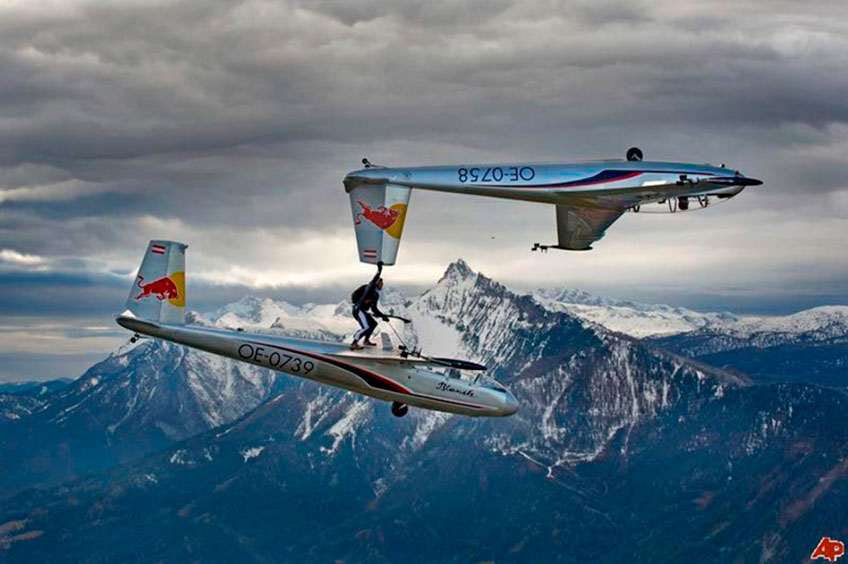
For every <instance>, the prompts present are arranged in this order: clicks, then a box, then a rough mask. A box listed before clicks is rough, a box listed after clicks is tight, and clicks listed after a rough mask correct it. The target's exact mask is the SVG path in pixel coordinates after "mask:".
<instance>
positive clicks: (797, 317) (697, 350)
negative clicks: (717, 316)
mask: <svg viewBox="0 0 848 564" xmlns="http://www.w3.org/2000/svg"><path fill="white" fill-rule="evenodd" d="M651 341H652V342H653V343H655V344H656V345H658V346H661V347H663V348H666V349H668V350H671V351H674V352H677V353H679V354H682V355H685V356H689V357H692V358H697V359H699V360H701V361H703V362H706V363H708V364H711V365H714V366H722V367H726V368H732V369H734V370H737V371H740V372H744V373H745V374H747V375H749V376H751V377H753V378H754V379H756V380H760V381H776V380H804V381H808V382H815V383H819V384H825V385H830V386H848V307H846V306H826V307H817V308H813V309H809V310H806V311H802V312H799V313H796V314H793V315H787V316H782V317H765V318H763V317H759V318H743V319H740V320H738V321H736V322H735V323H731V324H728V325H723V326H722V325H716V326H712V327H705V328H702V329H699V330H697V331H691V332H688V333H681V334H679V335H671V336H666V337H658V338H653V339H651Z"/></svg>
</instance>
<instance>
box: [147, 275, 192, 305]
mask: <svg viewBox="0 0 848 564" xmlns="http://www.w3.org/2000/svg"><path fill="white" fill-rule="evenodd" d="M142 282H144V276H142V275H141V274H139V275H138V279H137V280H136V286H138V287H139V289H141V292H140V293H139V294H138V295H137V296H136V297H135V299H136V300H143V299H144V298H147V297H150V296H155V297H156V299H158V300H159V301H160V302H161V301H164V300H168V301H169V302H170V303H171V304H172V305H175V306H177V307H184V306H185V292H184V288H185V273H183V272H174V273H173V274H171V275H170V276H165V277H162V278H159V279H157V280H153V281H152V282H148V283H147V284H142Z"/></svg>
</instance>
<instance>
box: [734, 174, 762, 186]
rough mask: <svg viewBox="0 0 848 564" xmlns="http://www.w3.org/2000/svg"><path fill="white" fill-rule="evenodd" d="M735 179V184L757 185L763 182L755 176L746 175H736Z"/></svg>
mask: <svg viewBox="0 0 848 564" xmlns="http://www.w3.org/2000/svg"><path fill="white" fill-rule="evenodd" d="M736 181H737V182H736V185H737V186H759V185H760V184H762V183H763V181H762V180H757V179H756V178H749V177H747V176H738V177H736Z"/></svg>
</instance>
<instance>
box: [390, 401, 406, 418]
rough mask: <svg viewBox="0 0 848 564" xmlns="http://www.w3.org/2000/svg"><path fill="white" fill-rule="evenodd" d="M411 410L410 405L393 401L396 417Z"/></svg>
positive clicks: (393, 412) (393, 410)
mask: <svg viewBox="0 0 848 564" xmlns="http://www.w3.org/2000/svg"><path fill="white" fill-rule="evenodd" d="M407 411H409V406H408V405H406V404H404V403H400V402H398V401H393V402H392V415H394V416H395V417H403V416H404V415H406V412H407Z"/></svg>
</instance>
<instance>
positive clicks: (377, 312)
mask: <svg viewBox="0 0 848 564" xmlns="http://www.w3.org/2000/svg"><path fill="white" fill-rule="evenodd" d="M377 296H378V299H377V300H374V305H372V306H371V311H372V312H374V315H376V316H377V317H379V318H381V319H382V320H383V321H388V320H389V318H388V317H386V314H385V313H383V312H382V311H380V309H379V308H378V307H377V302H378V301H379V294H377Z"/></svg>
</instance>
